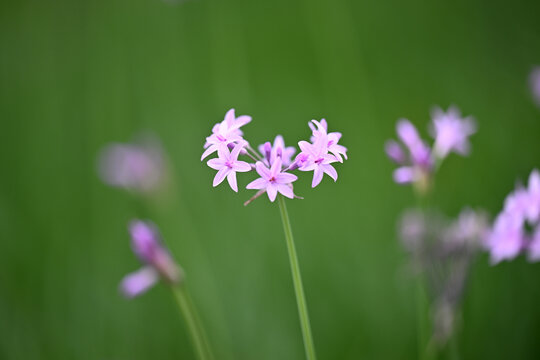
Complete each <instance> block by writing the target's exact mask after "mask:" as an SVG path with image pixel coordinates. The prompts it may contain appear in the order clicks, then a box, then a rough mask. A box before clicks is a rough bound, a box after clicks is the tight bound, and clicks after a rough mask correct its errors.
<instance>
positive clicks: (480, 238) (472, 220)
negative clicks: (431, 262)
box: [444, 208, 489, 250]
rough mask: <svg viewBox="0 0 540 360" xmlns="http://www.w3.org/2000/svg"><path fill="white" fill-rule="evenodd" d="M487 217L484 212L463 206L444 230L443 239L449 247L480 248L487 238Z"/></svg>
mask: <svg viewBox="0 0 540 360" xmlns="http://www.w3.org/2000/svg"><path fill="white" fill-rule="evenodd" d="M488 230H489V224H488V218H487V215H486V214H485V213H484V212H477V211H474V210H472V209H469V208H465V209H464V210H462V211H461V213H460V214H459V217H458V219H457V220H456V221H454V222H453V223H452V224H451V225H450V226H449V227H448V228H447V229H446V231H445V232H444V241H445V242H446V245H447V246H449V247H450V248H455V247H457V248H464V247H466V248H469V249H474V250H476V249H480V248H482V246H483V245H484V244H485V242H486V240H487V235H488Z"/></svg>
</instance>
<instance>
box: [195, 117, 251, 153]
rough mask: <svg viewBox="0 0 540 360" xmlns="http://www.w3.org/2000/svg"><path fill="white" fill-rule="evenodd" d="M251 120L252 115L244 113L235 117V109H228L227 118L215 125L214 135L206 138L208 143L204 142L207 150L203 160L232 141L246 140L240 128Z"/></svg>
mask: <svg viewBox="0 0 540 360" xmlns="http://www.w3.org/2000/svg"><path fill="white" fill-rule="evenodd" d="M250 121H251V116H247V115H242V116H239V117H235V115H234V109H230V110H229V111H227V113H226V114H225V119H224V120H223V121H222V122H220V123H218V124H216V125H214V127H213V128H212V135H210V136H209V137H207V138H206V143H205V144H204V148H205V149H206V150H205V151H204V152H203V154H202V156H201V161H202V160H204V158H206V157H208V155H210V154H212V153H214V152H216V151H218V150H219V149H222V148H227V147H228V145H229V144H231V143H238V142H241V141H244V139H243V138H242V135H243V133H242V130H240V128H241V127H242V126H244V125H246V124H247V123H249V122H250Z"/></svg>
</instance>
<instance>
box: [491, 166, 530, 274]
mask: <svg viewBox="0 0 540 360" xmlns="http://www.w3.org/2000/svg"><path fill="white" fill-rule="evenodd" d="M528 229H532V231H529V230H528ZM486 245H487V248H488V251H489V252H490V255H491V262H492V263H493V264H496V263H498V262H500V261H502V260H511V259H513V258H515V257H516V256H518V255H519V254H520V253H521V252H524V251H525V252H527V253H528V257H529V260H530V261H538V260H540V172H538V170H533V171H532V173H531V175H530V176H529V183H528V186H527V187H522V186H519V187H518V188H517V189H516V190H514V191H513V192H511V193H510V194H509V195H508V196H507V197H506V200H505V202H504V208H503V210H502V212H501V213H500V214H499V215H498V216H497V218H496V219H495V222H494V224H493V229H492V230H491V234H490V236H489V239H488V241H487V243H486Z"/></svg>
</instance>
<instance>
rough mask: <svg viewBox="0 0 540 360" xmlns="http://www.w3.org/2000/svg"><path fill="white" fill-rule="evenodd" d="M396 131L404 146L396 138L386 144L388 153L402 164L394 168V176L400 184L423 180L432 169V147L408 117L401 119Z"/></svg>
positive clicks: (394, 160)
mask: <svg viewBox="0 0 540 360" xmlns="http://www.w3.org/2000/svg"><path fill="white" fill-rule="evenodd" d="M396 133H397V135H398V138H399V140H401V142H402V143H403V145H404V147H405V149H406V150H407V153H405V151H404V149H403V147H402V146H401V145H400V144H399V143H398V142H396V141H394V140H388V141H387V142H386V144H385V152H386V155H387V156H388V157H389V158H390V160H392V161H393V162H395V163H396V164H398V165H400V167H399V168H397V169H396V170H394V173H393V178H394V181H395V182H396V183H398V184H409V183H414V182H417V181H422V180H423V179H424V178H426V177H427V175H429V174H430V173H431V171H432V168H433V162H432V159H431V149H430V148H429V146H428V145H426V143H425V142H424V141H423V140H422V139H421V138H420V136H419V135H418V131H417V130H416V127H415V126H414V125H413V124H412V123H411V122H410V121H409V120H407V119H400V120H399V121H398V122H397V125H396Z"/></svg>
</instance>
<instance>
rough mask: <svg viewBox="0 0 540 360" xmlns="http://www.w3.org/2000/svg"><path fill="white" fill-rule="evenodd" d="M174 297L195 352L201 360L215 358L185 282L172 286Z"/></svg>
mask: <svg viewBox="0 0 540 360" xmlns="http://www.w3.org/2000/svg"><path fill="white" fill-rule="evenodd" d="M171 289H172V292H173V294H174V298H175V300H176V303H177V304H178V307H179V309H180V312H181V313H182V316H183V318H184V320H185V322H186V327H187V330H188V332H189V335H190V337H191V342H192V343H193V348H194V351H195V354H196V355H197V357H198V358H199V360H213V359H214V356H213V355H212V350H211V349H210V343H209V342H208V339H207V338H206V333H205V332H204V329H203V326H202V324H201V320H200V319H199V316H198V315H197V312H196V311H195V306H194V305H193V302H192V301H191V297H190V296H189V293H188V291H187V289H186V287H185V286H184V285H183V284H180V285H176V286H173V287H171Z"/></svg>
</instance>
